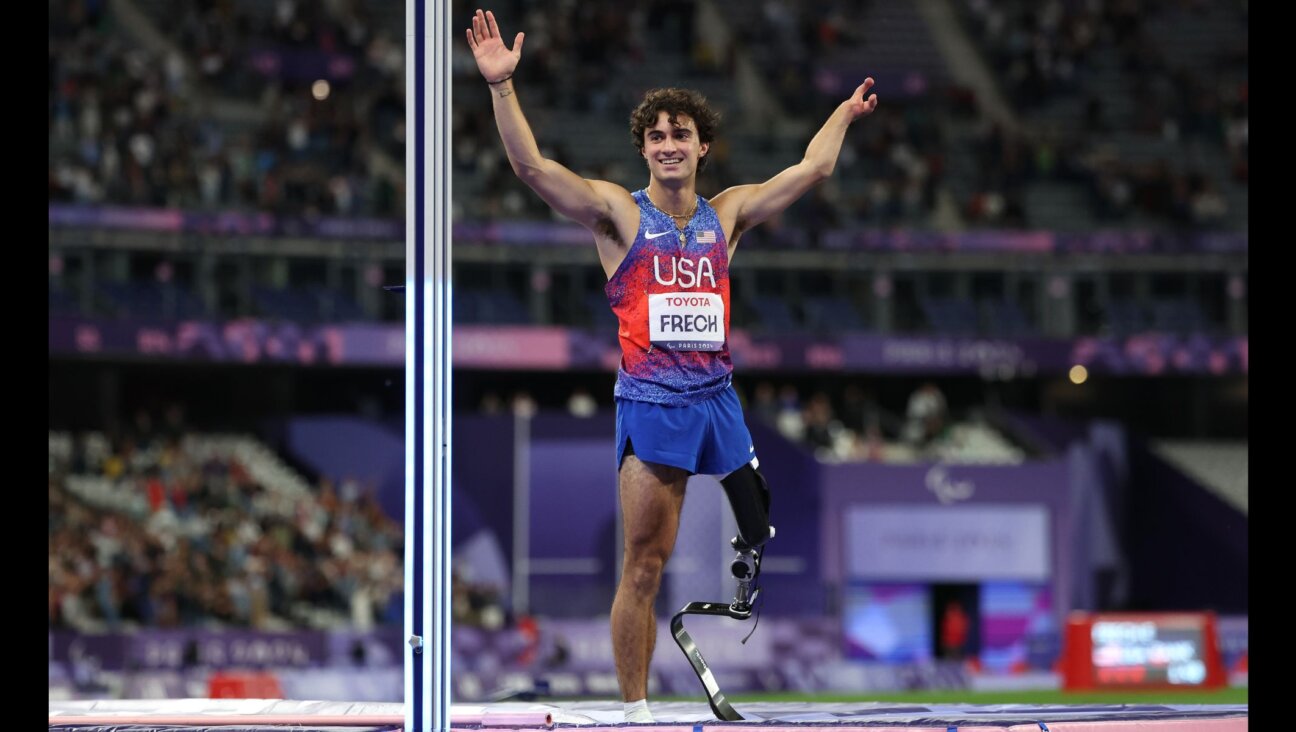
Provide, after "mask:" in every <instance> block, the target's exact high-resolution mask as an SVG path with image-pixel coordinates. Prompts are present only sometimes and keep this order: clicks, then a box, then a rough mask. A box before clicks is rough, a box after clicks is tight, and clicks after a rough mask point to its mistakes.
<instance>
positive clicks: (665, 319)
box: [648, 292, 725, 351]
mask: <svg viewBox="0 0 1296 732" xmlns="http://www.w3.org/2000/svg"><path fill="white" fill-rule="evenodd" d="M724 322H725V313H724V300H722V299H721V298H720V296H719V295H718V294H716V293H712V292H697V293H691V292H663V293H659V294H657V295H649V296H648V337H649V339H650V340H651V341H652V344H653V345H654V346H657V347H658V348H668V349H670V350H672V351H719V350H720V349H721V348H723V347H724V340H725V333H724Z"/></svg>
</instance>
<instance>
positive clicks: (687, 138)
mask: <svg viewBox="0 0 1296 732" xmlns="http://www.w3.org/2000/svg"><path fill="white" fill-rule="evenodd" d="M670 116H671V115H670V113H669V112H666V111H665V110H663V111H661V112H658V113H657V123H656V124H654V125H653V126H652V127H649V128H648V129H646V130H644V133H643V134H644V137H643V156H644V159H645V160H647V161H648V171H649V172H650V173H651V174H652V176H653V177H654V178H656V179H657V180H660V181H663V182H664V181H677V180H688V179H689V178H691V177H693V175H695V174H696V173H697V168H698V160H699V159H700V158H702V157H703V156H705V155H706V154H707V150H709V149H710V147H711V145H710V143H706V142H702V140H701V136H700V135H698V130H697V123H695V122H694V121H693V118H692V117H689V116H688V115H686V114H676V115H675V121H674V123H672V122H671V120H670Z"/></svg>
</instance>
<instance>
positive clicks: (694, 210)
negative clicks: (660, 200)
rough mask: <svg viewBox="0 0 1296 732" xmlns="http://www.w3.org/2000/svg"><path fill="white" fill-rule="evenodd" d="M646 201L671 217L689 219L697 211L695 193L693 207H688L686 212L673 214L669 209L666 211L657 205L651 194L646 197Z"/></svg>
mask: <svg viewBox="0 0 1296 732" xmlns="http://www.w3.org/2000/svg"><path fill="white" fill-rule="evenodd" d="M648 203H651V204H652V207H653V208H655V209H657V210H658V211H661V212H662V213H664V214H666V215H667V216H669V217H671V218H672V219H691V218H693V214H695V213H697V207H698V204H697V196H696V195H694V196H693V208H691V209H689V212H688V213H686V214H673V213H671V212H670V211H667V210H666V209H664V208H662V207H661V206H658V205H657V202H656V201H654V200H652V196H649V197H648Z"/></svg>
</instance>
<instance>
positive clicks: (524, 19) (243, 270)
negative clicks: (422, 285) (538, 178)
mask: <svg viewBox="0 0 1296 732" xmlns="http://www.w3.org/2000/svg"><path fill="white" fill-rule="evenodd" d="M474 7H475V6H469V5H467V4H464V3H456V4H455V17H460V18H463V19H464V25H465V27H467V24H468V19H469V17H470V13H471V12H472V10H473V9H474ZM492 9H493V10H494V12H495V13H496V15H497V17H498V18H499V19H500V22H501V25H502V28H503V31H504V35H505V36H506V37H508V38H511V37H512V34H514V33H516V32H517V31H519V30H521V31H525V32H526V34H527V41H526V45H525V53H524V55H523V58H522V63H521V66H520V67H519V69H518V71H517V73H516V75H515V79H516V81H515V83H516V86H517V89H518V94H519V97H520V99H521V102H522V104H523V108H524V109H525V110H526V112H527V114H528V117H529V119H530V122H531V124H532V127H533V128H534V130H535V132H536V135H537V138H538V140H539V142H540V145H541V148H542V151H543V152H544V153H545V154H546V155H547V156H549V157H552V158H554V159H556V160H558V161H560V162H563V163H565V164H566V165H568V166H569V167H571V168H572V169H573V170H575V171H576V172H578V173H579V174H581V175H583V176H585V177H591V178H601V179H605V180H610V181H613V182H616V183H619V184H621V185H624V186H625V187H627V188H629V189H631V190H634V189H637V188H640V187H642V186H643V185H645V184H646V182H647V176H646V172H645V170H644V169H643V168H642V167H641V166H642V161H641V160H640V159H639V158H638V157H637V155H636V152H635V148H634V146H633V144H632V143H631V141H630V139H628V128H629V124H628V115H629V111H630V109H631V108H633V106H634V105H635V104H636V103H637V101H638V100H639V98H640V97H641V96H642V94H643V93H644V92H645V91H646V90H648V89H650V88H652V87H656V86H687V87H691V88H696V89H699V90H701V91H702V92H703V93H705V94H706V95H707V97H708V98H709V99H710V100H711V101H712V102H713V103H714V104H715V105H716V106H717V107H718V108H719V109H720V110H721V111H722V113H723V115H724V117H723V125H722V128H721V130H720V133H719V139H718V140H717V142H716V143H715V145H714V146H713V149H712V154H711V163H710V164H709V166H708V168H707V170H706V171H705V172H704V173H703V174H702V176H701V178H700V192H701V193H703V194H704V195H708V196H710V195H714V194H715V193H718V192H719V191H721V190H723V189H724V188H726V187H728V186H730V185H736V184H741V183H749V182H755V181H760V180H764V179H765V178H768V177H769V176H771V175H773V174H774V173H776V172H777V171H779V170H781V169H782V168H784V167H786V166H788V165H790V164H792V163H794V162H796V161H797V160H799V159H800V156H801V154H802V152H803V151H804V148H805V145H806V144H807V142H808V141H809V139H810V137H811V136H812V135H813V134H814V132H815V131H816V130H817V129H818V127H819V126H820V125H821V124H822V122H823V120H824V119H825V118H826V117H827V115H828V114H829V113H830V112H831V110H832V108H833V107H834V106H835V105H836V104H838V103H839V102H840V101H841V100H842V99H844V98H846V97H847V96H848V95H849V93H850V92H851V90H853V89H854V87H855V86H856V85H857V84H858V83H859V82H860V81H861V80H862V79H863V78H864V77H865V76H873V77H874V78H875V79H876V80H877V86H876V89H875V91H876V92H877V94H878V96H879V99H880V102H881V103H880V106H879V109H878V111H877V112H876V113H874V114H873V115H871V116H870V117H868V118H866V119H864V120H862V121H860V122H859V123H857V124H856V125H854V126H853V127H852V129H851V130H850V131H849V133H848V135H847V138H846V142H845V145H844V147H843V150H842V154H841V158H840V160H839V163H838V166H837V168H836V172H835V173H834V176H833V177H832V179H830V180H829V181H828V182H826V183H825V184H824V185H822V186H821V187H819V188H818V189H816V190H815V191H813V192H812V193H811V194H809V195H807V196H806V197H805V198H804V199H802V200H801V201H799V202H798V203H797V204H796V205H794V206H793V207H792V208H791V209H789V210H788V211H787V212H786V213H785V214H784V215H782V216H780V217H778V218H777V219H775V220H772V221H769V222H767V223H766V224H764V225H762V226H761V227H759V228H757V229H755V230H753V231H751V232H748V233H747V234H745V235H744V237H743V240H742V244H741V246H740V247H739V249H738V253H737V255H736V258H735V260H734V266H733V268H732V272H733V287H734V292H733V303H734V309H735V312H734V314H733V319H732V324H733V327H734V333H733V336H732V338H731V348H732V351H733V356H734V361H735V364H736V376H735V383H736V385H737V387H738V389H739V392H740V394H741V395H742V397H743V399H744V400H745V402H746V407H747V410H748V411H747V416H748V420H749V422H750V423H751V425H752V429H753V434H754V436H755V437H756V439H757V440H758V443H757V444H758V448H759V450H760V452H761V455H762V463H763V466H764V467H765V469H766V470H767V471H768V472H769V474H770V476H771V483H772V485H773V487H774V491H775V497H774V514H775V517H776V518H775V524H776V525H777V526H778V528H779V535H778V539H777V542H776V543H775V544H772V545H771V547H770V554H769V559H768V560H767V561H768V562H769V565H768V570H767V575H766V577H767V591H766V592H767V596H768V599H767V607H766V608H765V611H764V612H765V616H766V618H767V619H766V622H768V623H770V625H771V629H770V630H769V631H768V632H765V631H761V632H760V633H758V634H757V635H756V636H755V637H754V638H753V640H752V642H750V643H749V644H748V645H747V646H738V645H737V644H736V643H731V644H729V645H730V646H732V648H729V649H728V650H725V646H724V645H723V642H721V641H711V642H712V643H716V644H717V645H716V648H715V650H712V647H711V646H710V645H708V647H707V655H708V658H709V659H712V663H713V665H715V666H716V667H717V668H724V669H729V674H730V675H729V676H728V677H726V679H725V683H726V689H730V688H734V689H737V688H750V689H753V690H759V689H773V688H787V689H803V688H804V689H817V688H832V687H833V685H834V684H836V685H838V686H844V687H845V688H847V689H870V688H884V687H886V686H887V685H892V686H894V685H895V684H907V685H911V686H941V685H953V686H958V685H966V684H968V683H969V679H970V678H972V677H975V676H976V675H978V674H997V675H1013V674H1016V675H1018V676H1021V677H1023V678H1026V677H1029V678H1032V679H1037V680H1038V679H1039V678H1043V679H1044V681H1043V682H1041V683H1048V681H1047V679H1048V675H1049V673H1050V672H1051V671H1052V670H1053V668H1054V665H1055V663H1056V661H1057V654H1058V651H1059V643H1060V628H1061V623H1062V621H1063V619H1064V617H1065V614H1066V613H1067V612H1069V611H1071V610H1210V611H1214V612H1216V613H1219V614H1220V616H1221V618H1222V619H1223V620H1222V622H1223V625H1222V628H1223V629H1224V632H1223V635H1222V639H1223V642H1224V643H1225V646H1226V647H1225V652H1226V658H1227V661H1228V663H1229V665H1230V668H1231V669H1232V670H1233V671H1234V673H1235V676H1237V675H1239V674H1240V677H1241V678H1245V669H1246V614H1247V543H1246V532H1247V490H1248V489H1247V434H1248V432H1247V415H1248V408H1247V405H1248V393H1247V384H1248V380H1247V379H1248V360H1247V359H1248V350H1247V344H1248V312H1247V307H1248V305H1247V304H1248V281H1249V279H1248V278H1249V271H1248V233H1247V231H1248V229H1247V226H1248V188H1247V186H1248V174H1247V170H1248V159H1249V153H1248V131H1247V130H1248V81H1247V65H1248V40H1247V38H1248V36H1247V22H1248V5H1247V3H1246V2H1245V1H1241V2H1200V1H1197V0H1145V1H1142V2H1135V1H1134V0H1092V1H1089V2H1066V1H1062V0H1050V1H1048V2H1026V1H1020V2H1018V1H1016V0H1007V1H1004V2H989V1H987V0H932V1H930V2H920V3H898V2H896V3H893V2H883V1H881V0H873V1H872V2H869V1H865V0H823V1H821V2H813V3H800V2H791V1H790V0H762V1H761V2H754V3H753V2H739V1H738V0H698V1H697V2H689V1H686V0H651V1H645V2H638V3H633V4H628V5H627V6H624V7H623V6H622V5H616V4H604V3H577V2H557V3H537V2H525V1H522V0H505V1H504V2H500V3H498V4H496V5H494V6H492ZM403 25H404V5H403V4H402V3H392V2H359V1H358V0H330V1H328V2H322V3H303V2H294V1H293V0H277V1H276V2H273V3H267V2H252V1H250V0H177V1H175V2H162V1H161V0H111V1H100V0H54V1H53V2H51V3H50V4H49V72H48V73H49V83H48V97H49V230H48V231H49V396H50V398H49V405H50V406H49V410H50V412H49V430H50V432H49V448H50V450H49V500H50V510H49V547H50V548H49V572H50V574H49V612H50V619H49V632H50V694H51V698H52V699H53V698H55V697H56V696H60V697H93V696H105V695H106V696H113V695H117V696H122V695H124V696H134V697H139V696H205V695H207V694H208V693H209V692H210V683H211V678H212V675H213V674H214V673H216V674H218V673H222V672H225V671H228V670H230V669H245V668H255V669H272V670H274V671H275V672H276V674H277V676H278V678H279V679H280V680H281V682H282V684H283V687H284V688H283V690H284V692H285V693H287V694H288V695H289V696H293V695H294V694H295V693H296V695H298V696H300V695H301V694H303V693H306V692H304V691H303V692H296V690H297V689H309V690H310V693H309V694H308V695H307V697H303V698H330V695H333V696H335V697H336V698H342V699H350V698H356V699H378V700H387V699H399V698H400V693H401V684H400V673H401V668H400V659H401V656H400V654H401V648H402V646H401V637H400V635H401V628H400V622H401V602H402V600H401V581H402V573H401V562H402V531H403V520H402V515H401V513H402V511H403V505H404V504H403V498H402V496H401V490H402V487H403V480H402V478H401V475H402V470H403V466H404V461H403V444H402V441H403V427H402V425H403V413H402V410H403V404H404V397H403V378H404V376H403V359H404V356H403V347H404V331H403V317H404V305H405V304H404V301H403V299H402V297H401V296H399V295H393V294H390V293H387V292H385V291H384V290H383V289H382V286H384V285H395V284H402V283H403V282H404V277H405V275H404V270H405V263H404V201H405V176H404V169H403V168H404V154H405V153H404V142H405V139H406V129H405V117H404V114H405V112H404V103H405V100H404V96H405V92H404V86H405V76H404V73H405V71H404V69H405V62H406V60H405V54H404V28H403ZM453 65H454V69H455V79H454V89H453V94H454V117H455V128H454V138H453V151H454V170H453V181H454V211H453V218H454V231H455V239H454V257H455V271H454V278H455V287H456V290H455V292H454V308H455V309H454V319H455V325H456V334H455V349H456V353H455V362H456V370H455V373H454V395H453V396H454V407H455V410H456V414H457V417H456V428H455V429H456V433H455V450H456V454H455V458H454V465H455V484H454V486H453V489H454V491H455V497H454V506H455V512H456V515H455V516H454V541H455V545H456V554H455V565H456V566H455V568H456V578H455V588H456V589H455V593H456V596H455V621H456V627H455V643H456V649H455V650H456V656H455V661H454V663H455V664H456V666H455V668H456V669H459V670H460V671H461V672H462V673H458V672H457V676H456V681H455V683H456V689H455V693H456V695H457V696H456V699H464V700H467V699H474V698H486V697H488V696H489V695H490V694H491V693H492V691H493V690H498V689H500V688H506V687H509V686H518V685H525V684H534V683H537V682H540V683H543V684H547V685H548V687H547V688H549V689H550V691H551V692H552V693H555V694H593V695H610V694H612V693H614V691H615V688H616V685H615V676H614V675H613V674H612V670H611V668H612V667H611V661H610V659H611V655H610V643H609V641H608V639H607V632H606V613H607V608H608V607H609V606H610V602H611V597H612V593H613V590H614V587H615V572H616V567H617V566H618V557H617V547H618V546H619V537H618V534H617V518H616V510H617V508H616V504H615V492H614V485H615V465H614V464H613V457H612V454H613V453H612V435H613V429H612V417H611V414H612V413H611V409H612V384H613V381H614V379H615V370H616V363H617V358H618V351H617V343H616V338H615V319H614V317H613V316H612V313H611V312H610V310H609V308H608V306H607V301H606V298H605V296H604V294H603V291H602V288H603V282H604V276H603V272H602V269H601V268H600V266H599V264H598V260H597V257H596V256H595V254H594V251H593V247H592V246H591V245H590V241H589V236H588V234H587V232H585V230H584V229H582V228H580V227H579V226H577V225H575V224H572V223H571V222H568V221H565V220H562V219H561V218H559V217H556V216H555V215H554V214H552V213H551V212H550V211H549V209H548V208H547V206H546V205H545V204H544V203H543V202H542V201H541V200H540V199H539V198H538V197H537V196H535V195H534V194H532V193H531V192H530V191H529V190H528V189H527V188H526V187H525V186H524V185H523V184H522V183H520V182H519V181H518V180H517V179H516V178H515V177H514V175H513V174H512V172H511V170H510V168H509V165H508V161H507V158H506V157H505V156H504V151H503V148H502V145H501V144H500V142H499V138H498V134H497V132H496V129H495V125H494V121H493V118H492V114H491V108H490V98H489V96H488V93H487V89H486V87H485V85H484V84H483V83H482V81H481V79H480V76H479V74H478V73H477V70H476V67H475V64H474V63H473V61H472V57H471V53H470V51H469V50H468V49H467V48H466V46H463V45H458V46H456V47H455V50H454V54H453ZM719 495H720V494H719V492H718V491H715V490H714V486H713V485H709V484H707V482H706V481H705V480H703V479H697V480H695V482H694V485H693V490H690V493H689V505H688V506H686V522H687V523H686V526H685V529H684V532H683V533H682V535H681V542H680V548H679V554H678V556H677V557H676V559H675V560H674V561H673V562H672V568H671V569H670V574H669V583H668V584H669V587H668V588H664V589H663V593H662V598H661V600H660V603H659V605H660V607H659V609H660V610H661V611H663V612H665V611H670V610H674V609H675V608H677V607H678V606H679V605H681V604H682V603H683V602H685V601H688V600H696V599H726V600H727V599H728V597H729V596H730V595H731V594H732V588H729V587H727V585H726V584H725V580H724V576H723V569H724V566H725V565H724V563H723V558H720V557H719V554H718V553H717V550H719V549H721V548H722V547H723V543H722V542H723V540H724V538H726V537H727V536H728V535H731V534H732V528H730V527H729V526H728V525H727V524H728V522H729V521H731V519H729V517H728V515H727V508H725V506H724V504H723V502H722V499H721V498H719ZM573 507H577V508H575V509H573ZM983 507H985V508H983ZM515 513H516V514H518V515H519V516H525V517H526V518H519V519H518V520H515ZM1005 521H1007V522H1008V523H1005ZM896 526H912V527H918V528H915V529H914V531H927V532H932V533H931V534H929V535H937V536H943V537H945V538H946V540H948V541H951V542H953V541H956V540H958V539H959V537H962V538H963V539H964V540H970V541H973V542H974V543H975V541H978V540H979V541H982V542H983V545H984V547H985V548H984V551H980V553H977V551H979V550H970V551H972V553H973V554H975V557H974V558H973V559H972V560H969V561H970V563H969V564H968V565H967V566H965V567H962V568H957V567H952V566H950V565H948V564H947V563H943V562H947V560H948V557H947V556H944V555H941V554H940V553H939V552H929V553H926V554H924V553H922V552H912V553H908V554H906V553H903V552H901V553H891V554H888V553H886V552H885V551H882V550H881V548H880V546H879V545H878V544H877V543H876V542H878V541H881V539H879V538H878V537H879V536H883V535H885V534H886V532H887V531H889V530H890V529H891V528H894V527H896ZM785 527H786V528H785ZM726 532H727V533H726ZM968 537H972V539H968ZM978 537H979V539H978ZM987 537H988V538H987ZM892 538H896V537H892ZM903 538H904V537H899V538H898V539H896V540H897V541H899V542H900V543H903V541H902V540H903ZM1009 565H1011V567H1012V568H1011V569H1004V567H1006V566H1009ZM726 593H727V594H726ZM960 613H966V614H967V617H966V618H965V619H962V620H960V619H959V618H960V615H959V614H960ZM969 624H970V627H971V629H972V632H967V626H968V625H969ZM959 628H963V629H964V630H963V631H961V632H960V631H958V629H959ZM951 629H953V630H951ZM740 630H743V633H739V631H740ZM730 631H732V632H733V633H734V634H735V635H734V640H736V639H737V638H738V637H741V635H742V634H744V633H745V630H744V629H740V628H731V629H718V630H716V631H715V632H716V633H717V634H723V633H727V632H730ZM675 655H676V654H674V652H673V650H672V649H670V648H669V644H666V645H664V646H662V650H661V651H660V652H659V653H658V654H657V659H658V660H657V662H656V663H655V666H654V673H655V674H656V675H655V678H654V680H653V684H654V688H655V689H657V690H665V691H671V690H674V691H675V693H681V694H692V693H694V692H695V691H696V690H695V689H694V686H695V685H696V679H694V678H693V677H692V676H691V671H689V669H688V667H687V665H686V664H685V663H684V661H683V659H678V658H675V657H674V656H675ZM823 659H828V661H824V660H823ZM356 666H363V667H365V668H366V669H368V672H367V673H365V674H356V673H354V671H353V669H354V668H355V667H356ZM897 668H900V669H904V670H905V671H904V673H903V674H897V673H895V669H897Z"/></svg>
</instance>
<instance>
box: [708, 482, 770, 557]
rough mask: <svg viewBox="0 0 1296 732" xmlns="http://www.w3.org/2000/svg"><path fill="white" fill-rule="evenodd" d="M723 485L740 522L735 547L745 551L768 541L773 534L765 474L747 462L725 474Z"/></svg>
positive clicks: (735, 516)
mask: <svg viewBox="0 0 1296 732" xmlns="http://www.w3.org/2000/svg"><path fill="white" fill-rule="evenodd" d="M720 485H722V486H724V490H725V495H726V496H728V497H729V506H730V507H731V508H733V512H734V518H735V519H737V521H738V536H737V538H736V539H735V540H734V548H735V549H737V550H738V551H746V550H749V549H755V548H757V547H759V546H761V545H762V544H764V543H765V542H767V541H769V539H770V536H772V533H771V531H770V521H769V506H770V492H769V484H768V483H766V482H765V476H763V475H761V473H760V471H759V470H757V469H756V468H753V467H752V465H751V463H748V464H746V465H744V466H742V467H741V468H739V469H738V470H735V471H734V472H732V473H730V474H729V475H727V476H725V477H724V479H723V480H721V481H720Z"/></svg>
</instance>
